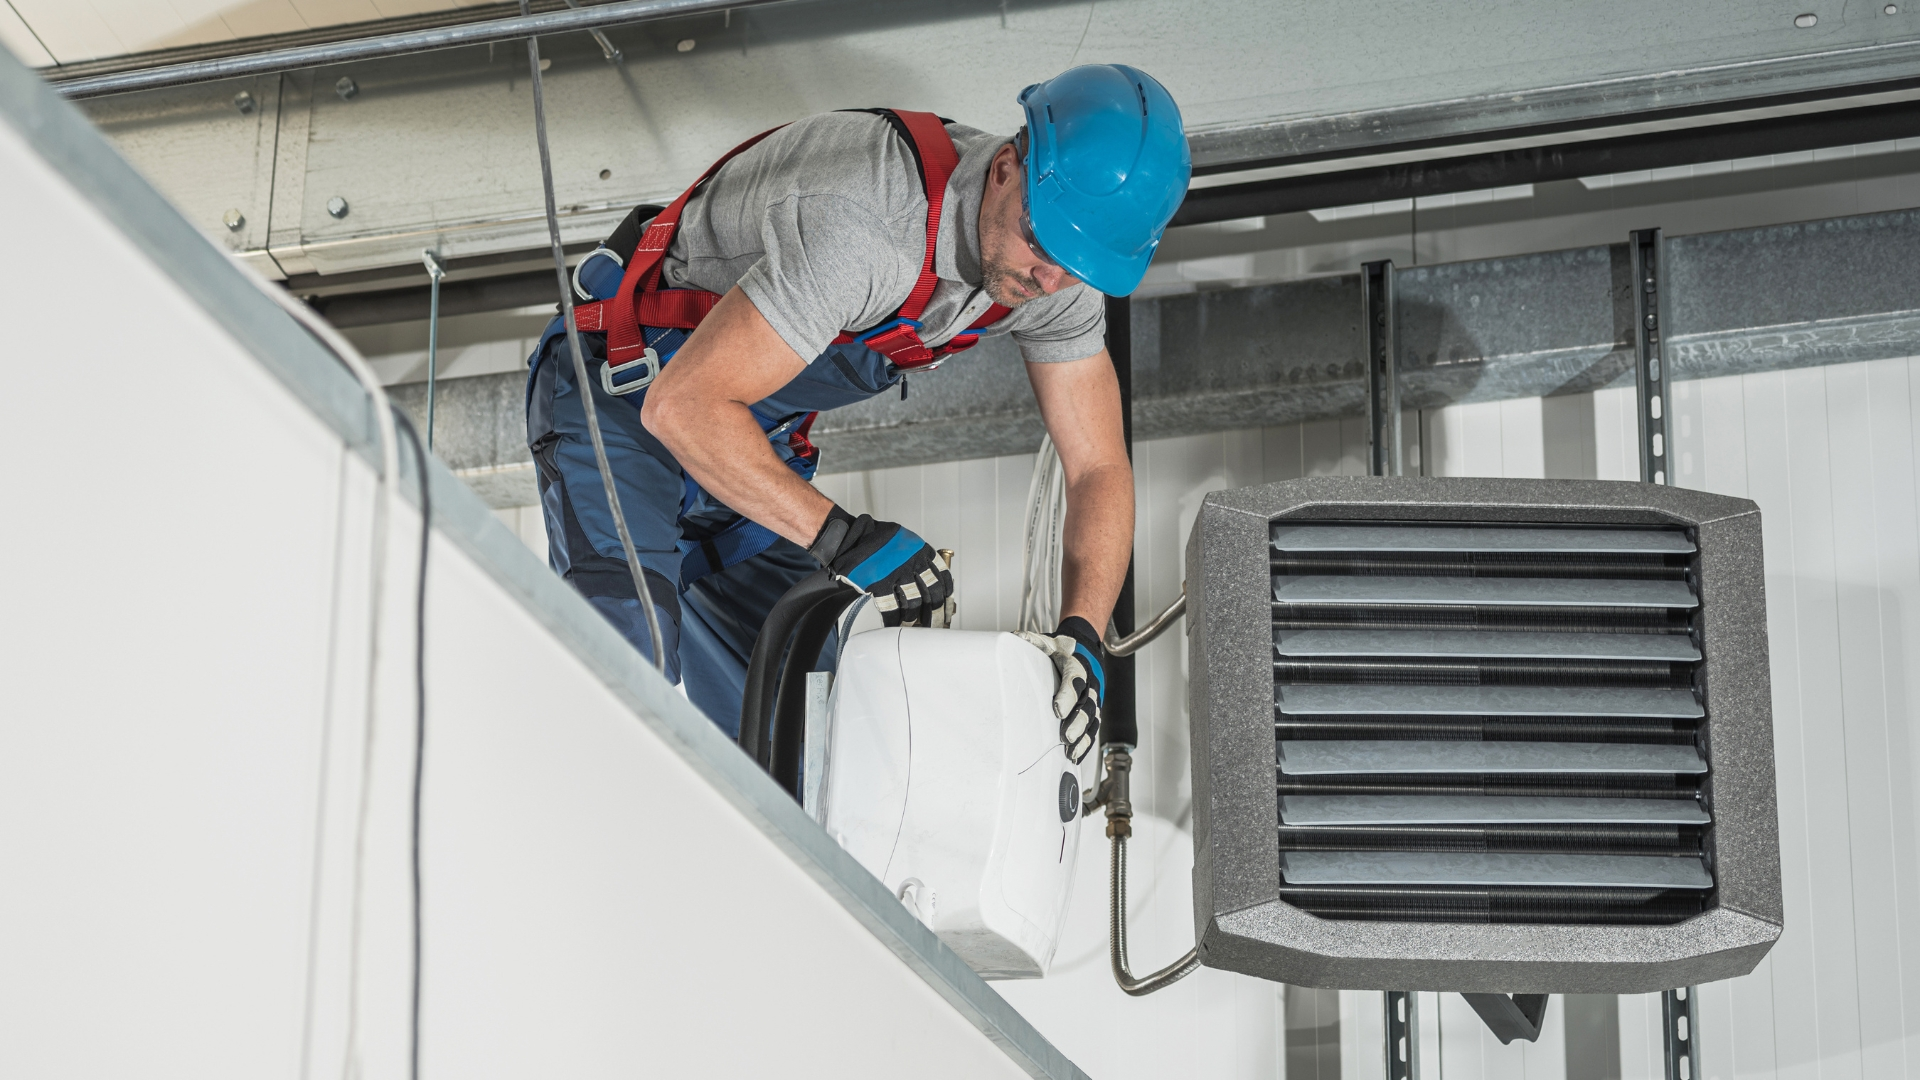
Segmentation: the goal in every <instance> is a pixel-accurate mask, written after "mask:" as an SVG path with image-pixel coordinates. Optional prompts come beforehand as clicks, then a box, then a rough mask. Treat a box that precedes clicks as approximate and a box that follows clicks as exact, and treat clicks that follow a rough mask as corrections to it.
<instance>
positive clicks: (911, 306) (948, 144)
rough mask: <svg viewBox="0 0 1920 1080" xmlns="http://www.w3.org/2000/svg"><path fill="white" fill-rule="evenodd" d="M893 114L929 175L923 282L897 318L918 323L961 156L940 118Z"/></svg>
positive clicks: (933, 277) (934, 279) (933, 281)
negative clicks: (942, 215)
mask: <svg viewBox="0 0 1920 1080" xmlns="http://www.w3.org/2000/svg"><path fill="white" fill-rule="evenodd" d="M892 111H893V115H895V116H897V117H899V118H900V122H901V123H902V124H903V125H905V126H906V129H907V134H908V135H910V136H912V138H913V145H914V148H915V149H916V150H918V151H919V152H920V167H921V169H922V170H923V171H924V172H925V174H926V185H927V255H926V258H925V259H923V260H921V262H920V279H919V280H918V281H915V282H914V283H913V291H912V292H910V293H908V294H907V302H906V303H904V304H901V305H900V310H899V312H898V313H897V314H896V315H895V316H894V317H895V318H899V319H913V320H914V321H916V322H917V321H919V319H920V313H921V312H923V311H925V310H926V309H927V301H929V300H932V299H933V289H934V286H935V285H937V284H939V282H940V277H939V275H938V274H935V273H934V272H933V250H934V246H935V244H937V243H938V242H939V239H940V211H941V208H942V206H943V205H944V204H945V203H946V201H947V181H948V180H950V179H952V177H953V170H954V169H956V168H958V167H959V165H960V153H959V151H957V150H955V149H954V146H953V136H951V135H948V134H947V126H946V125H945V124H942V123H941V122H940V118H939V117H938V116H935V115H934V114H932V113H924V112H907V111H906V110H904V109H894V110H892ZM916 338H917V335H916ZM924 347H925V346H922V348H924ZM880 351H882V352H885V351H886V350H885V349H882V350H880Z"/></svg>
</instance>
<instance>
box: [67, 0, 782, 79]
mask: <svg viewBox="0 0 1920 1080" xmlns="http://www.w3.org/2000/svg"><path fill="white" fill-rule="evenodd" d="M772 2H773V0H620V2H618V3H612V4H596V5H594V6H593V7H588V8H569V9H567V10H565V11H551V12H547V13H546V14H543V15H520V16H517V17H514V18H508V19H489V20H488V21H486V22H475V23H465V24H462V25H458V26H436V27H433V28H431V29H428V30H410V31H407V32H406V33H400V34H384V35H382V36H380V37H368V38H356V39H353V40H349V41H330V42H326V43H325V44H321V45H302V46H298V47H296V48H291V49H270V50H268V51H266V52H257V53H244V54H242V55H239V56H224V57H221V58H219V59H217V60H196V61H192V62H190V63H185V64H168V65H166V66H165V67H154V68H147V69H146V70H144V71H123V72H118V73H116V74H113V75H96V76H94V77H92V78H85V79H73V80H71V81H68V82H63V83H58V84H56V85H55V87H54V89H55V90H56V91H58V92H59V94H60V95H61V96H62V97H66V98H90V97H101V96H103V95H106V94H125V93H129V92H131V91H134V90H154V89H158V88H160V87H163V86H184V85H186V84H188V83H201V82H213V81H215V80H217V79H235V78H239V77H241V76H244V75H272V74H277V73H279V72H282V71H298V70H300V69H302V68H313V67H323V66H326V65H329V64H345V63H350V62H352V61H355V60H373V59H378V58H380V57H387V56H406V55H408V54H410V53H423V52H433V51H436V50H439V49H457V48H459V47H461V46H463V45H486V44H488V43H490V42H497V41H518V40H520V39H522V38H530V37H535V36H538V35H541V34H566V33H573V32H577V31H589V30H598V29H600V28H602V27H606V26H619V25H621V24H622V23H636V22H644V21H647V20H650V19H665V18H671V17H674V16H682V15H699V14H702V13H705V12H709V11H725V10H728V9H730V8H744V7H755V6H758V5H760V4H766V3H772Z"/></svg>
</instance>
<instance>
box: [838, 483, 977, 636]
mask: <svg viewBox="0 0 1920 1080" xmlns="http://www.w3.org/2000/svg"><path fill="white" fill-rule="evenodd" d="M807 553H808V554H809V555H812V556H813V557H814V558H815V559H817V560H818V561H819V563H820V565H821V566H824V567H826V568H827V569H828V570H830V571H832V572H833V573H834V574H836V575H838V576H840V577H843V578H845V579H847V580H848V581H851V582H853V584H854V585H855V586H857V587H859V588H862V589H865V590H866V591H867V592H869V593H872V594H873V595H874V596H875V597H878V599H877V600H876V601H875V602H874V606H875V607H877V608H879V609H880V617H881V619H882V620H884V621H885V623H886V625H888V626H915V625H927V624H931V622H932V618H933V613H934V612H935V611H938V610H940V609H941V608H942V607H944V606H945V605H946V603H947V597H949V596H952V595H953V574H952V573H951V572H950V571H949V570H948V568H947V560H946V557H945V556H943V555H941V554H940V553H939V552H937V551H935V550H934V549H933V547H932V545H930V544H928V543H927V542H926V541H925V540H922V539H920V537H918V536H916V535H914V532H913V530H911V529H908V528H907V527H906V526H904V525H899V524H896V523H894V522H891V521H875V520H873V518H872V517H870V516H868V515H866V514H861V515H860V516H859V517H854V516H853V515H852V514H849V513H847V512H846V511H845V510H842V509H840V507H839V506H838V505H836V506H834V507H833V509H831V510H829V511H827V522H826V524H825V525H822V526H820V534H819V535H818V536H816V537H814V538H813V543H812V544H809V545H808V546H807Z"/></svg>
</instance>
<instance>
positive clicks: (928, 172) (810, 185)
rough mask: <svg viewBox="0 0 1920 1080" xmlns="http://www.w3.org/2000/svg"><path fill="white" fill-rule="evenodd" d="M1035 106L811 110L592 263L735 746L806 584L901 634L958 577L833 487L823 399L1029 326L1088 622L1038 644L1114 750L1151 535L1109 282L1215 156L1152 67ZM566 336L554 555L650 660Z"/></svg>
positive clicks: (652, 506) (545, 380) (546, 416)
mask: <svg viewBox="0 0 1920 1080" xmlns="http://www.w3.org/2000/svg"><path fill="white" fill-rule="evenodd" d="M1019 102H1020V105H1021V106H1022V108H1023V109H1024V110H1025V114H1026V125H1025V127H1024V128H1022V129H1021V131H1020V132H1019V133H1018V134H1016V135H1014V136H1012V137H1007V136H1001V135H991V134H987V133H985V132H981V131H977V130H975V129H973V128H969V127H966V126H965V125H961V124H955V123H950V122H946V121H943V120H940V119H939V118H937V117H934V116H932V115H931V114H927V113H914V112H907V111H895V110H882V109H876V110H861V111H847V112H834V113H826V114H823V115H819V116H813V117H809V118H807V119H804V120H798V121H795V122H794V123H791V124H788V125H786V126H784V127H780V128H777V129H775V130H773V131H771V132H768V133H765V134H763V135H761V136H758V137H756V138H755V139H753V140H750V141H749V142H748V143H747V144H745V145H744V146H742V147H740V148H737V149H735V150H734V151H733V152H731V153H730V154H728V155H727V156H726V157H725V158H723V159H721V161H720V162H718V163H717V164H716V165H715V166H714V167H713V168H712V169H710V170H708V173H707V175H705V176H703V177H702V178H701V179H700V180H699V181H698V182H696V183H695V184H694V185H693V187H692V188H690V189H688V191H687V193H686V194H684V195H682V196H680V198H679V199H678V200H676V201H675V202H674V203H673V204H671V205H670V206H667V207H664V208H663V207H658V206H641V207H637V208H636V209H635V210H634V212H633V213H632V214H630V215H628V217H627V219H626V220H625V221H624V222H622V223H621V225H620V227H619V228H617V229H616V230H615V231H614V233H613V235H612V236H610V237H609V238H608V239H607V240H606V242H605V243H604V244H602V245H601V246H600V247H599V248H597V249H596V250H595V251H593V252H592V253H591V254H589V255H588V256H587V257H586V258H585V259H584V260H582V261H581V263H580V264H579V265H578V268H577V269H576V271H575V274H574V288H575V291H576V296H577V305H576V308H575V312H576V319H577V321H578V326H579V329H580V330H581V331H582V335H581V344H582V349H583V350H584V351H585V352H587V353H588V354H589V356H588V368H589V370H590V372H591V373H592V375H591V379H590V385H589V386H588V387H587V390H588V392H590V393H591V394H592V395H593V400H594V402H595V404H596V406H597V413H598V418H599V424H600V427H601V429H602V431H603V434H604V440H605V445H606V452H607V456H608V461H609V465H610V471H611V472H612V474H613V480H614V483H615V484H616V485H617V490H618V495H619V502H620V505H621V508H622V511H623V513H624V514H625V515H626V518H627V523H628V527H629V531H630V533H631V535H632V537H633V542H634V546H635V548H636V550H637V552H638V554H639V558H640V562H641V563H642V565H643V567H644V571H645V573H644V578H645V581H646V583H647V589H646V591H647V592H648V594H649V596H648V600H649V602H650V603H652V604H653V605H654V608H655V613H656V615H657V616H658V622H659V626H660V631H661V637H662V639H663V640H662V642H661V643H660V645H659V647H660V648H661V649H662V650H664V656H665V660H666V664H665V670H666V672H667V674H668V677H669V678H670V679H671V678H678V679H680V680H681V681H682V682H683V685H684V688H685V691H686V694H687V696H688V698H689V699H691V700H692V701H693V702H694V704H696V705H698V706H699V707H700V708H701V709H702V710H704V711H705V712H706V713H707V715H708V716H709V717H711V718H712V719H713V721H714V723H715V724H717V725H719V726H720V727H721V729H722V730H724V731H727V732H728V734H730V735H737V732H738V724H739V714H740V700H741V695H742V688H743V685H744V682H745V674H746V667H747V662H748V659H749V658H750V656H751V654H752V649H753V642H754V638H755V636H756V634H757V633H758V631H759V629H760V626H761V624H762V622H763V621H764V620H765V618H766V616H767V613H768V611H769V610H770V609H771V608H772V606H773V605H774V603H775V602H776V601H777V600H778V599H779V598H780V596H781V595H782V594H783V593H785V592H786V591H787V589H788V588H789V587H790V586H792V585H793V584H794V583H795V582H797V581H799V580H800V579H801V578H803V577H806V576H808V575H809V574H812V573H814V572H816V571H818V570H819V569H820V568H821V567H825V568H826V569H828V570H830V571H831V572H832V573H834V574H835V575H838V576H840V577H842V578H844V579H846V580H847V581H849V582H851V583H852V584H853V585H855V586H858V587H859V588H861V589H864V590H866V591H867V592H868V593H870V594H871V595H872V596H873V597H874V598H875V600H874V601H873V602H874V603H875V605H876V606H877V607H878V608H879V609H880V610H881V612H882V615H883V618H884V619H885V621H886V623H887V625H889V626H896V625H916V624H921V623H924V622H926V621H927V619H928V617H929V616H930V615H931V613H932V612H934V611H935V610H937V609H939V608H941V607H942V606H943V605H944V603H945V602H946V600H947V599H948V597H949V596H950V595H951V593H952V590H953V578H952V575H951V573H950V571H949V568H948V565H947V563H946V560H945V558H944V557H943V556H942V555H941V554H940V553H939V552H938V551H937V550H936V549H935V548H934V546H933V545H932V544H930V543H929V542H928V541H927V540H926V539H923V538H922V537H920V536H918V535H916V534H915V533H914V532H913V531H912V530H910V529H907V528H906V527H904V526H902V525H900V524H899V523H897V522H891V521H879V520H875V519H874V518H872V517H871V516H869V515H866V514H861V515H859V516H855V515H853V514H851V513H849V512H848V511H846V510H844V509H842V508H841V507H839V506H838V505H836V504H834V503H833V501H832V500H830V499H828V498H827V497H826V496H825V495H823V494H821V493H820V492H819V491H818V490H817V489H815V488H814V487H813V486H812V485H811V484H810V483H809V482H808V481H809V480H811V479H812V477H813V474H814V471H815V469H816V468H817V467H818V464H819V452H818V450H817V448H815V447H814V446H813V445H812V443H811V442H809V440H808V438H807V432H808V430H809V428H810V427H811V425H812V423H813V419H814V416H815V415H816V414H817V413H818V412H820V411H822V410H826V409H832V408H837V407H839V406H841V405H846V404H849V403H851V402H855V401H859V400H862V399H865V398H869V397H872V396H874V395H876V394H880V393H882V392H884V391H887V390H888V389H889V388H891V387H894V386H895V385H898V384H901V383H902V381H903V380H904V379H905V378H906V377H907V375H908V373H910V372H917V371H921V370H924V369H926V368H930V367H933V366H936V365H937V364H939V363H940V362H942V361H943V360H945V359H946V358H947V357H949V356H951V355H952V354H954V353H958V352H960V351H962V350H964V349H965V348H967V347H968V346H970V345H972V344H974V343H975V342H976V341H978V340H979V339H980V338H981V337H983V336H993V335H999V334H1010V335H1012V337H1013V339H1014V341H1015V343H1016V344H1018V346H1019V347H1020V350H1021V353H1022V355H1023V357H1024V358H1025V360H1026V368H1027V373H1028V377H1029V379H1030V381H1031V383H1032V385H1033V390H1034V397H1035V398H1036V399H1037V401H1038V403H1039V406H1040V415H1041V418H1042V419H1043V421H1044V422H1045V424H1046V428H1047V431H1048V432H1049V433H1050V434H1051V435H1052V437H1053V441H1054V444H1055V445H1056V446H1057V447H1058V448H1059V453H1060V461H1061V465H1062V467H1063V468H1064V470H1065V474H1066V481H1067V517H1066V525H1065V535H1064V549H1065V551H1064V556H1065V557H1064V561H1063V564H1062V573H1061V578H1062V580H1061V611H1062V614H1063V616H1064V618H1063V619H1062V621H1061V623H1060V626H1059V627H1058V628H1057V629H1056V630H1055V631H1054V632H1053V633H1051V634H1046V635H1034V636H1033V638H1032V640H1034V641H1035V643H1036V644H1037V645H1039V646H1040V647H1041V648H1042V649H1043V650H1044V651H1046V652H1047V653H1048V654H1049V656H1050V657H1051V658H1052V660H1053V662H1054V665H1055V667H1056V669H1057V673H1058V677H1059V694H1058V696H1057V697H1056V711H1057V712H1058V713H1059V718H1060V725H1061V739H1062V741H1063V742H1064V743H1066V745H1067V747H1068V752H1069V754H1070V755H1071V756H1072V757H1073V758H1074V759H1075V760H1076V761H1077V760H1079V759H1080V758H1082V757H1084V756H1085V754H1086V753H1087V752H1088V750H1089V749H1091V747H1092V746H1093V745H1094V742H1095V740H1096V739H1097V738H1098V728H1099V704H1100V694H1101V683H1102V681H1103V676H1104V673H1103V670H1102V660H1103V650H1102V648H1101V635H1100V632H1099V629H1098V628H1100V627H1104V626H1106V624H1107V619H1108V616H1109V614H1110V613H1111V611H1112V608H1113V604H1114V601H1115V599H1116V598H1117V596H1118V595H1119V591H1120V586H1121V582H1122V579H1123V577H1124V575H1125V573H1126V569H1127V561H1128V558H1129V553H1130V551H1131V548H1132V537H1133V475H1132V470H1131V467H1130V465H1129V463H1128V459H1127V452H1126V447H1125V444H1124V437H1123V434H1122V427H1121V420H1122V418H1121V411H1120V393H1119V384H1118V381H1117V379H1116V376H1115V373H1114V369H1113V364H1112V361H1111V359H1110V358H1109V356H1108V355H1107V351H1106V347H1105V325H1106V324H1105V304H1104V302H1103V300H1102V297H1101V293H1107V294H1110V295H1114V296H1125V295H1127V294H1129V293H1131V292H1132V291H1133V290H1134V289H1135V288H1136V287H1137V286H1138V285H1139V283H1140V279H1141V277H1142V276H1143V275H1144V274H1145V272H1146V268H1147V263H1148V262H1149V260H1150V259H1151V258H1152V256H1153V253H1154V249H1155V248H1156V247H1157V246H1158V244H1159V241H1160V236H1161V234H1162V232H1163V231H1164V230H1165V228H1166V225H1167V222H1168V220H1169V219H1170V218H1171V217H1172V216H1173V212H1174V210H1175V209H1176V208H1177V207H1178V206H1179V205H1180V201H1181V199H1182V198H1183V197H1184V196H1185V194H1186V188H1187V181H1188V178H1189V176H1190V174H1191V163H1190V159H1189V156H1188V152H1187V143H1186V137H1185V135H1184V133H1183V130H1182V125H1181V120H1180V113H1179V110H1178V108H1177V107H1176V106H1175V104H1174V101H1173V98H1172V97H1171V96H1170V95H1169V94H1168V93H1167V91H1166V89H1165V88H1164V87H1162V86H1161V85H1160V84H1159V83H1158V82H1157V81H1155V80H1154V79H1153V78H1152V77H1150V76H1148V75H1147V74H1145V73H1144V72H1141V71H1138V70H1136V69H1134V68H1131V67H1127V66H1124V65H1120V64H1106V65H1088V66H1083V67H1076V68H1073V69H1072V70H1070V71H1067V72H1065V73H1063V74H1061V75H1058V76H1056V77H1054V78H1052V79H1050V80H1048V81H1046V82H1042V83H1038V84H1035V85H1033V86H1029V87H1027V88H1026V89H1025V90H1024V91H1022V92H1021V94H1020V96H1019ZM567 350H568V346H567V339H566V335H565V327H564V326H563V325H562V323H561V321H560V320H558V319H556V320H555V321H554V323H553V324H552V325H550V326H549V327H548V329H547V331H546V333H545V334H544V335H543V337H542V339H541V341H540V343H539V345H538V347H537V348H536V350H535V351H534V353H533V356H532V358H531V360H530V366H531V372H530V375H529V379H528V392H527V435H528V443H529V446H530V447H531V449H532V451H533V456H534V462H535V464H536V466H537V469H538V474H539V485H540V497H541V506H542V508H543V510H544V516H545V520H546V527H547V542H548V551H549V552H550V558H551V562H552V564H553V567H554V569H555V570H556V571H558V572H559V573H560V574H562V575H563V576H564V577H566V579H567V580H568V581H570V582H572V583H573V585H574V587H575V588H576V589H578V590H579V592H580V593H581V594H582V595H583V596H585V597H586V599H587V600H588V601H589V602H590V603H592V604H593V605H594V606H595V607H596V608H598V609H599V610H600V611H601V613H602V614H604V615H605V616H606V618H607V619H608V620H609V621H611V622H612V623H613V625H614V626H615V627H617V628H618V629H619V630H620V632H621V633H622V634H623V635H625V637H626V638H627V639H628V640H629V641H631V642H632V643H633V644H634V646H635V647H636V648H638V649H639V650H640V651H641V652H642V653H644V654H646V655H647V656H648V657H649V658H650V659H651V658H652V656H653V655H654V651H653V650H654V648H655V644H654V643H653V642H652V641H651V640H650V639H649V632H648V629H647V620H646V617H645V614H646V613H645V612H644V610H643V609H642V608H641V607H640V602H641V601H640V598H639V596H638V595H637V593H638V590H637V589H636V587H635V586H634V584H633V580H632V576H631V575H630V573H629V570H628V568H627V565H626V563H625V560H624V557H623V547H622V545H621V542H620V539H619V536H618V533H617V531H616V529H615V527H614V524H613V518H612V513H611V511H610V510H609V508H608V505H607V500H606V498H605V495H604V494H603V489H602V481H601V478H600V477H599V475H598V474H597V469H596V464H595V457H594V454H593V450H592V446H591V443H590V437H589V433H588V429H587V423H586V417H585V415H584V410H583V407H582V405H581V401H580V397H579V393H580V389H581V388H580V387H579V386H577V385H575V378H574V368H573V361H572V356H571V354H570V353H569V352H568V351H567ZM901 393H902V395H903V396H904V394H905V387H904V386H902V389H901Z"/></svg>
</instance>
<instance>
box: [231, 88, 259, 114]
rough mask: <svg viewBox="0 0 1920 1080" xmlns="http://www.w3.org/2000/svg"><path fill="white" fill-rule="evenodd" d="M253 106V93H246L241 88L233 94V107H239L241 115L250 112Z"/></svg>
mask: <svg viewBox="0 0 1920 1080" xmlns="http://www.w3.org/2000/svg"><path fill="white" fill-rule="evenodd" d="M254 106H255V102H254V100H253V95H252V94H250V93H248V92H247V91H245V90H242V91H240V92H239V93H237V94H235V95H233V107H234V108H236V109H239V110H240V113H241V115H243V116H245V115H247V114H250V113H252V112H253V110H254Z"/></svg>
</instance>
